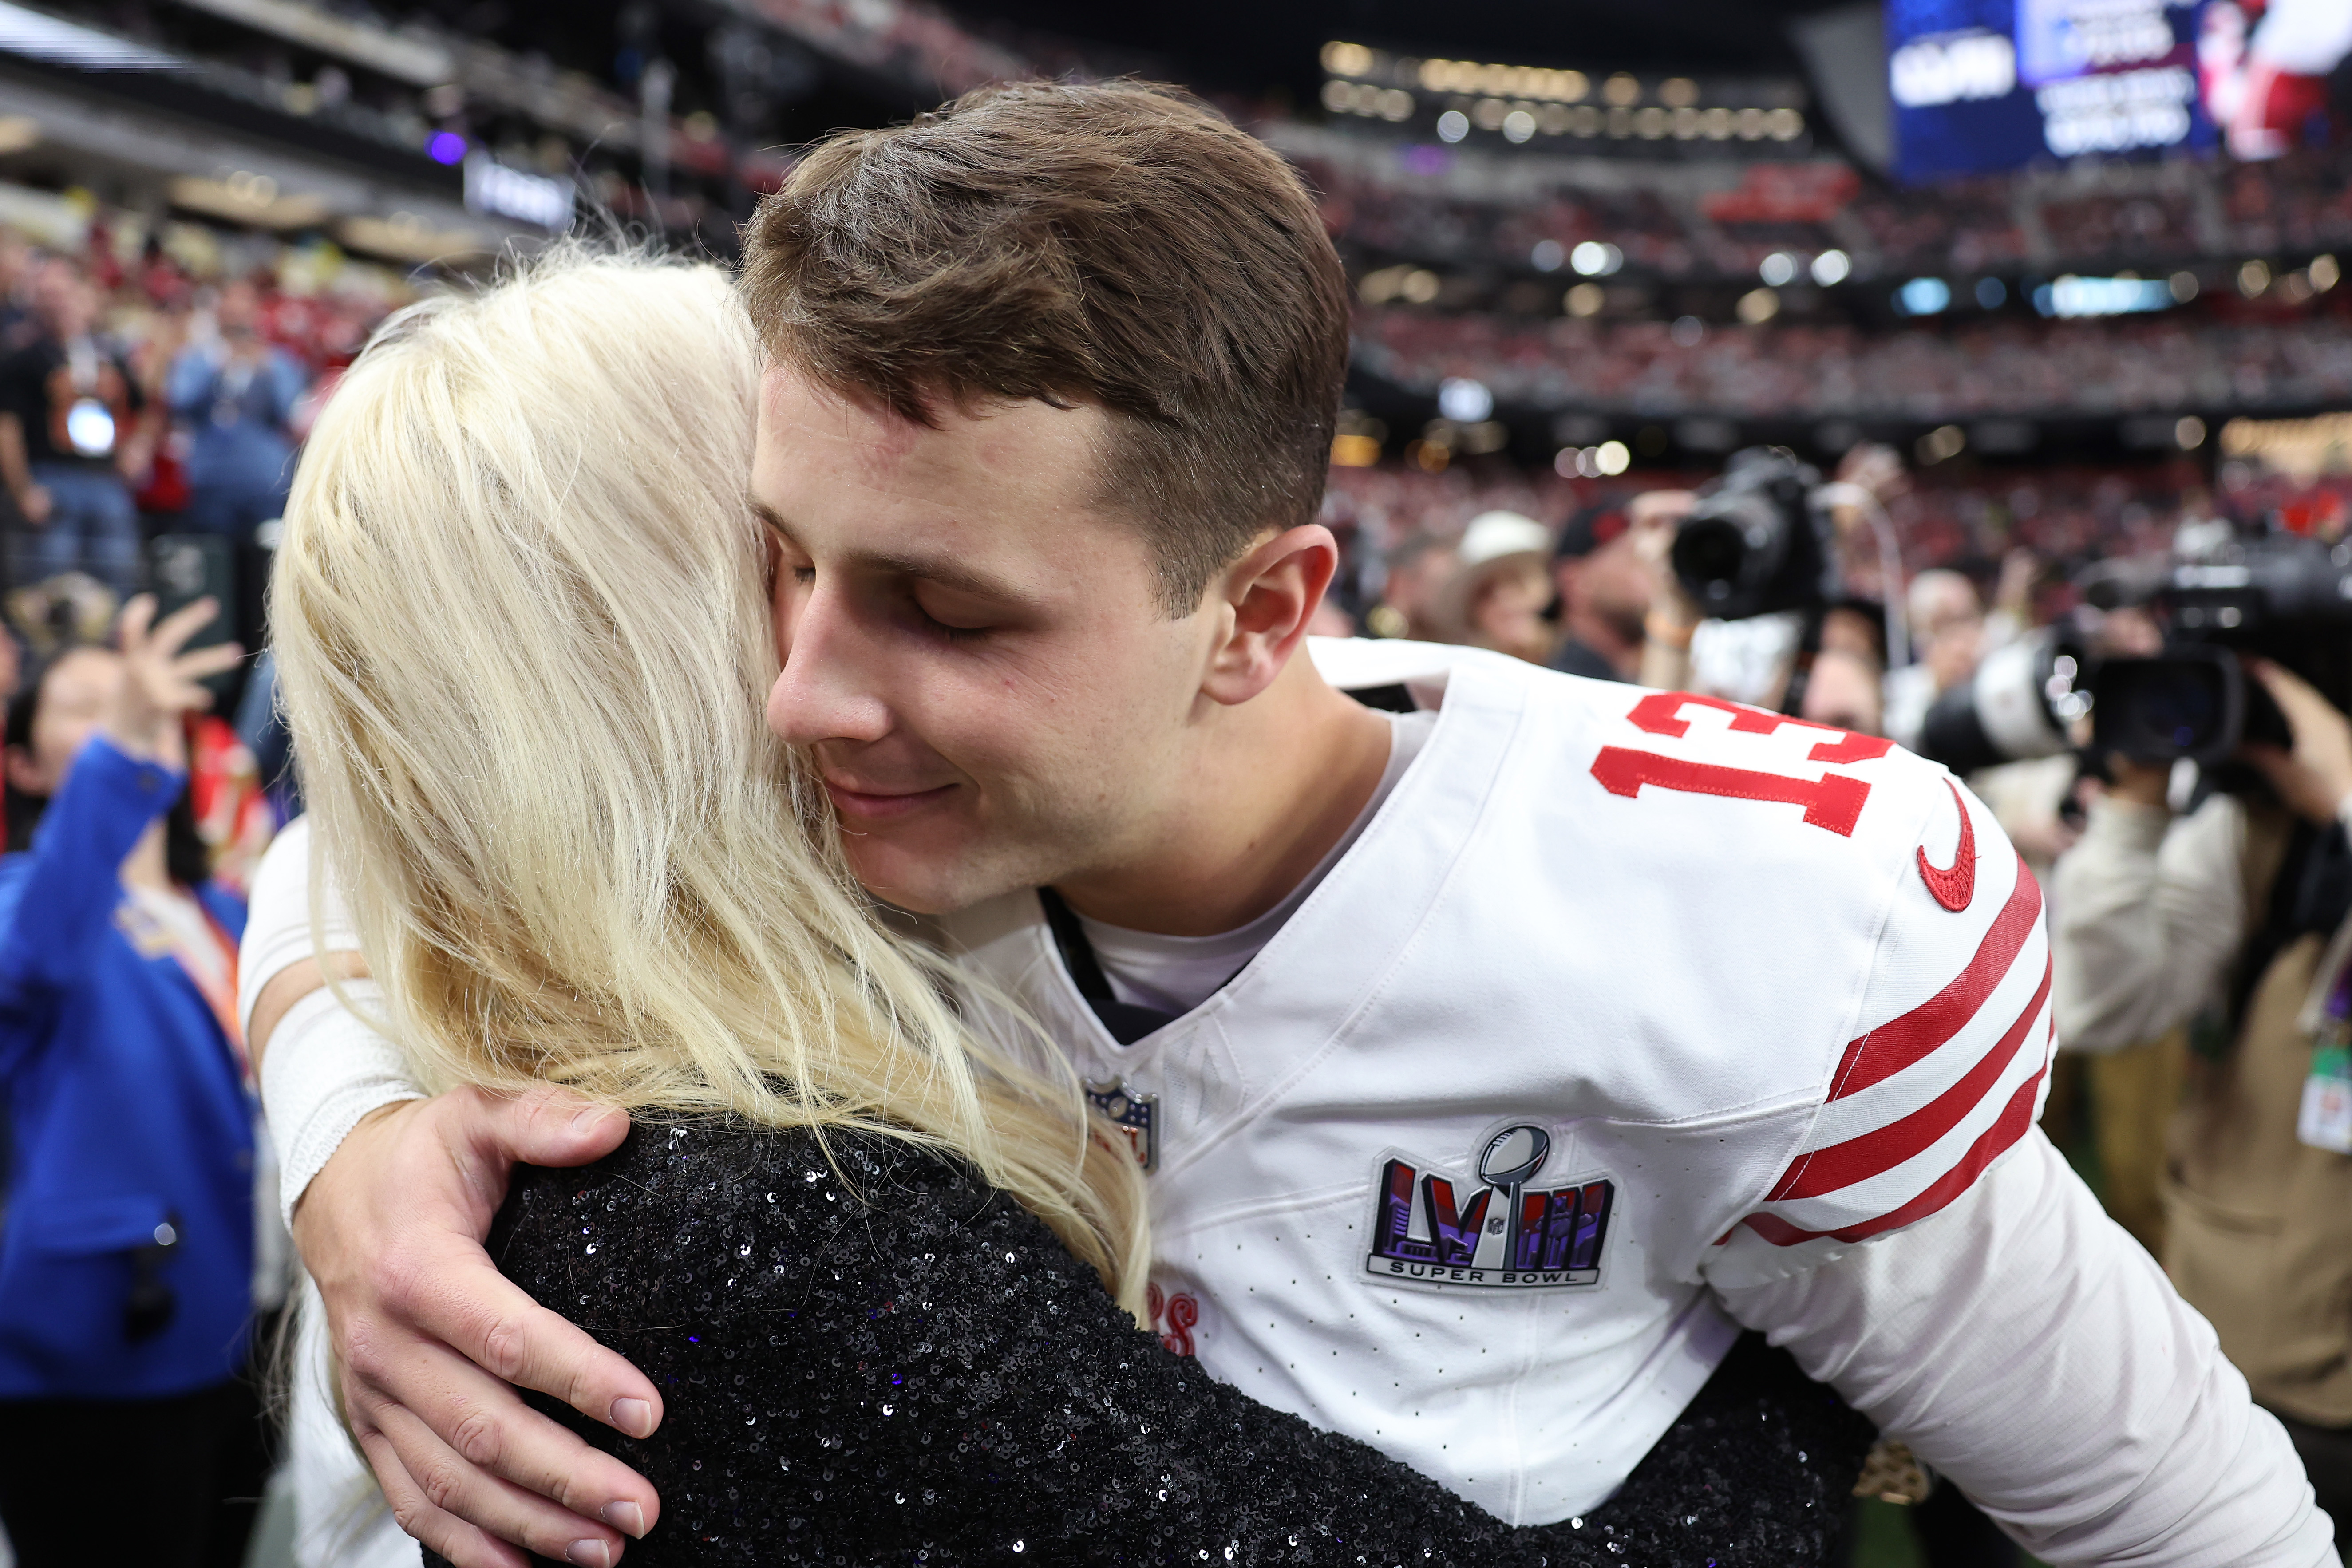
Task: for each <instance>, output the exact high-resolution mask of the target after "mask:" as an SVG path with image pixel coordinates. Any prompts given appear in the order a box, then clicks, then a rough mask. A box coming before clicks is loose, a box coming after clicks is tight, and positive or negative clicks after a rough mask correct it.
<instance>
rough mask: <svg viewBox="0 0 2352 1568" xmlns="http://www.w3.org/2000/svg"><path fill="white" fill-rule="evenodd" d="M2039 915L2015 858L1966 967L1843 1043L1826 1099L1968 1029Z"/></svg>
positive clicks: (2026, 874) (2038, 893)
mask: <svg viewBox="0 0 2352 1568" xmlns="http://www.w3.org/2000/svg"><path fill="white" fill-rule="evenodd" d="M2041 918H2042V884H2041V883H2039V882H2036V881H2035V880H2034V879H2033V873H2032V872H2031V871H2029V870H2027V869H2026V868H2025V862H2024V860H2022V859H2020V860H2019V861H2018V863H2017V886H2016V887H2015V888H2013V889H2011V891H2010V895H2009V902H2008V903H2006V904H2004V905H2002V906H2001V910H2000V914H1998V915H1996V916H1994V917H1993V922H1992V929H1991V930H1990V931H1986V932H1985V936H1984V941H1983V942H1980V943H1979V944H1978V947H1977V952H1976V956H1975V957H1974V958H1971V959H1970V960H1969V966H1968V967H1967V968H1966V969H1963V970H1962V971H1960V973H1959V976H1958V978H1957V979H1955V980H1954V981H1953V982H1952V983H1951V984H1949V985H1947V986H1945V987H1944V988H1943V989H1942V990H1941V991H1938V992H1937V993H1936V994H1934V995H1933V996H1930V997H1928V998H1927V1000H1926V1001H1925V1002H1922V1003H1920V1004H1919V1005H1917V1006H1916V1007H1914V1008H1912V1009H1911V1011H1909V1012H1908V1013H1906V1014H1904V1015H1903V1016H1901V1017H1899V1018H1896V1019H1894V1020H1892V1021H1891V1022H1888V1023H1885V1024H1881V1025H1880V1026H1878V1027H1876V1028H1875V1029H1873V1030H1871V1031H1870V1033H1868V1034H1866V1035H1864V1036H1863V1037H1861V1038H1860V1039H1858V1040H1855V1041H1854V1042H1853V1044H1852V1045H1850V1046H1848V1047H1846V1048H1845V1056H1844V1057H1843V1059H1841V1060H1840V1061H1839V1062H1838V1068H1837V1076H1836V1077H1835V1078H1834V1079H1831V1088H1830V1093H1829V1098H1830V1099H1832V1100H1843V1099H1844V1098H1845V1097H1846V1096H1847V1095H1849V1094H1854V1093H1858V1092H1859V1091H1861V1090H1863V1089H1868V1088H1869V1087H1870V1086H1871V1085H1872V1084H1874V1083H1878V1082H1881V1081H1883V1080H1885V1079H1890V1078H1893V1077H1894V1076H1895V1074H1896V1073H1898V1072H1901V1071H1902V1070H1903V1069H1904V1068H1907V1067H1909V1066H1910V1065H1911V1064H1912V1063H1913V1062H1916V1061H1917V1060H1919V1059H1920V1058H1922V1057H1925V1056H1926V1055H1927V1053H1928V1052H1930V1051H1932V1050H1934V1049H1935V1048H1936V1047H1937V1046H1940V1045H1942V1044H1943V1043H1944V1042H1945V1041H1946V1040H1948V1039H1950V1038H1951V1037H1953V1036H1955V1035H1957V1034H1958V1033H1959V1032H1960V1031H1961V1030H1962V1029H1964V1028H1966V1027H1968V1025H1969V1019H1971V1018H1973V1017H1975V1016H1977V1009H1978V1008H1979V1007H1981V1006H1983V1005H1984V1001H1985V998H1986V997H1988V996H1990V995H1991V994H1992V993H1993V987H1995V986H1997V985H1999V984H2000V982H2001V977H2002V976H2003V975H2005V974H2007V973H2009V966H2010V965H2011V963H2014V962H2016V959H2017V955H2018V953H2019V952H2021V951H2023V949H2024V947H2025V942H2026V939H2027V938H2028V937H2031V936H2032V934H2033V925H2034V922H2035V921H2038V920H2040V919H2041Z"/></svg>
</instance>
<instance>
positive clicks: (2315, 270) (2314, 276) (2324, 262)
mask: <svg viewBox="0 0 2352 1568" xmlns="http://www.w3.org/2000/svg"><path fill="white" fill-rule="evenodd" d="M2343 280H2344V269H2343V268H2341V267H2339V266H2337V265H2336V258H2334V257H2333V256H2315V257H2313V258H2311V287H2312V289H2314V290H2315V292H2317V293H2321V294H2325V293H2326V292H2327V291H2328V290H2329V289H2333V288H2335V287H2336V285H2337V284H2338V283H2341V282H2342V281H2343Z"/></svg>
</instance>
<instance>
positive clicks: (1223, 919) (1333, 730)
mask: <svg viewBox="0 0 2352 1568" xmlns="http://www.w3.org/2000/svg"><path fill="white" fill-rule="evenodd" d="M1208 724H1209V726H1210V728H1209V730H1208V732H1207V733H1205V734H1204V735H1203V736H1202V740H1201V742H1200V744H1199V745H1198V746H1197V748H1196V749H1195V750H1194V751H1193V752H1192V755H1191V757H1190V758H1189V759H1187V772H1186V776H1185V782H1184V784H1183V785H1182V786H1181V792H1180V794H1179V795H1178V797H1177V798H1176V799H1175V801H1174V802H1173V804H1172V808H1171V810H1169V811H1167V812H1165V813H1163V814H1161V819H1160V822H1159V823H1157V824H1155V829H1156V831H1155V833H1154V835H1153V837H1152V838H1151V840H1150V842H1149V843H1148V844H1147V845H1145V846H1144V847H1142V848H1141V850H1140V851H1139V853H1136V854H1133V855H1129V856H1127V857H1123V858H1122V859H1121V861H1120V863H1119V864H1118V865H1116V866H1110V867H1104V868H1097V869H1092V870H1088V871H1085V872H1081V873H1078V874H1076V875H1074V876H1071V877H1066V878H1064V879H1061V880H1060V881H1058V882H1056V883H1055V890H1056V891H1057V892H1059V893H1060V894H1061V895H1062V897H1063V898H1064V899H1065V900H1067V901H1068V902H1069V904H1070V906H1071V908H1073V909H1075V910H1077V911H1078V912H1079V913H1081V914H1084V915H1087V916H1090V917H1092V918H1093V919H1095V920H1098V921H1105V922H1107V923H1108V924H1111V925H1117V926H1126V927H1128V928H1129V929H1131V930H1136V931H1157V932H1160V933H1162V934H1164V935H1169V936H1213V935H1215V934H1217V933H1218V932H1221V931H1232V930H1234V929H1235V928H1236V927H1239V926H1244V925H1247V924H1248V923H1249V922H1250V921H1254V920H1255V919H1256V918H1257V917H1258V916H1260V915H1262V914H1264V913H1265V912H1266V911H1267V910H1270V909H1272V908H1274V907H1275V906H1276V904H1278V903H1280V902H1281V901H1282V900H1283V899H1284V898H1285V896H1286V895H1287V894H1288V893H1289V892H1290V890H1291V889H1294V888H1296V887H1297V886H1298V884H1299V883H1300V882H1302V881H1304V880H1305V879H1307V876H1308V875H1309V874H1310V873H1312V872H1313V871H1314V869H1315V868H1316V867H1317V866H1318V865H1319V864H1320V863H1321V862H1322V859H1323V857H1324V856H1325V855H1327V854H1328V853H1329V852H1330V849H1331V847H1332V846H1333V845H1335V844H1337V843H1339V840H1340V839H1341V838H1342V837H1344V836H1345V835H1346V834H1347V831H1348V829H1349V827H1350V826H1353V825H1354V823H1355V821H1356V818H1357V817H1358V816H1360V815H1361V814H1362V812H1363V809H1364V806H1365V805H1366V804H1367V803H1369V802H1370V800H1371V798H1372V792H1373V791H1375V790H1376V789H1378V788H1379V787H1380V782H1381V773H1382V771H1383V770H1384V769H1386V767H1387V766H1388V760H1389V746H1390V743H1391V733H1390V725H1389V721H1388V720H1386V719H1385V718H1383V717H1382V716H1381V715H1380V714H1379V713H1376V712H1374V711H1372V710H1370V709H1368V708H1366V707H1364V706H1363V705H1362V704H1360V703H1359V702H1357V701H1356V700H1354V699H1352V698H1349V697H1348V696H1346V695H1344V694H1343V693H1341V692H1339V691H1336V690H1334V689H1332V688H1331V687H1330V686H1329V685H1328V684H1327V683H1326V682H1325V681H1324V679H1323V678H1322V677H1321V676H1320V675H1318V674H1317V673H1316V672H1315V668H1314V666H1313V664H1312V663H1311V662H1310V661H1309V660H1308V658H1307V654H1306V651H1305V650H1304V649H1303V648H1302V649H1301V650H1300V651H1299V652H1298V653H1297V655H1296V656H1295V657H1294V658H1292V659H1291V661H1290V664H1289V666H1288V667H1287V668H1286V669H1284V671H1283V672H1282V674H1281V675H1280V676H1278V677H1276V679H1275V683H1274V684H1273V685H1272V686H1270V687H1268V688H1267V689H1265V691H1263V692H1261V693H1259V695H1258V696H1256V697H1255V698H1254V699H1252V700H1250V701H1248V702H1246V703H1243V704H1241V705H1239V706H1238V707H1234V708H1225V709H1220V710H1216V711H1214V712H1213V713H1211V714H1210V715H1209V716H1208Z"/></svg>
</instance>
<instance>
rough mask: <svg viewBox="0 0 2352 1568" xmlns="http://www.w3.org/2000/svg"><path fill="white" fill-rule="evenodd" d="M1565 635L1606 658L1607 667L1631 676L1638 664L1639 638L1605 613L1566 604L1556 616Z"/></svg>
mask: <svg viewBox="0 0 2352 1568" xmlns="http://www.w3.org/2000/svg"><path fill="white" fill-rule="evenodd" d="M1560 624H1561V625H1562V626H1565V627H1566V628H1567V630H1568V635H1569V636H1570V637H1574V638H1575V639H1576V640H1577V641H1578V642H1580V643H1582V644H1583V645H1584V646H1585V647H1589V648H1591V650H1592V651H1593V652H1595V653H1597V654H1599V655H1600V656H1601V658H1605V659H1607V660H1608V661H1609V664H1610V668H1612V669H1614V670H1616V671H1617V673H1618V674H1620V675H1622V676H1624V677H1625V678H1626V679H1632V678H1633V672H1634V671H1635V670H1636V669H1638V668H1641V664H1642V639H1641V637H1639V636H1638V635H1635V636H1630V637H1629V636H1628V635H1627V634H1626V633H1625V631H1624V629H1623V628H1622V627H1621V626H1618V625H1617V624H1616V623H1615V622H1613V621H1612V620H1611V619H1609V617H1608V616H1602V615H1599V614H1596V613H1595V612H1594V611H1592V610H1591V609H1590V608H1587V607H1585V606H1582V605H1574V604H1571V605H1569V606H1568V607H1567V608H1566V609H1565V610H1564V611H1563V612H1562V613H1561V616H1560Z"/></svg>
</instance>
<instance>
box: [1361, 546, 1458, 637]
mask: <svg viewBox="0 0 2352 1568" xmlns="http://www.w3.org/2000/svg"><path fill="white" fill-rule="evenodd" d="M1387 564H1388V578H1387V581H1386V583H1385V584H1383V585H1382V587H1381V602H1380V603H1379V604H1378V605H1375V606H1373V609H1372V613H1371V615H1370V616H1369V617H1368V619H1369V621H1370V630H1371V632H1372V635H1373V636H1375V637H1411V638H1412V639H1413V640H1414V641H1416V642H1445V641H1448V640H1450V639H1449V638H1447V637H1446V636H1445V634H1444V630H1443V629H1442V628H1441V627H1439V626H1437V624H1436V623H1435V621H1434V619H1433V617H1432V615H1431V610H1432V607H1433V605H1435V603H1436V600H1437V593H1438V590H1439V589H1440V588H1441V587H1443V586H1444V584H1445V582H1446V580H1447V579H1448V578H1450V577H1451V576H1453V575H1454V567H1455V565H1456V564H1457V563H1456V562H1455V560H1454V548H1453V546H1451V545H1449V544H1447V543H1446V542H1444V540H1442V539H1439V538H1437V537H1435V536H1434V535H1433V534H1428V533H1414V534H1411V535H1408V536H1407V537H1406V538H1405V539H1404V540H1402V542H1399V543H1397V544H1396V545H1394V546H1392V547H1391V549H1390V551H1389V552H1388V560H1387Z"/></svg>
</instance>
